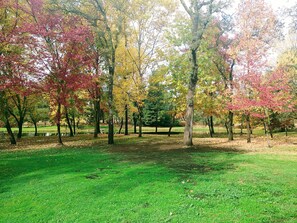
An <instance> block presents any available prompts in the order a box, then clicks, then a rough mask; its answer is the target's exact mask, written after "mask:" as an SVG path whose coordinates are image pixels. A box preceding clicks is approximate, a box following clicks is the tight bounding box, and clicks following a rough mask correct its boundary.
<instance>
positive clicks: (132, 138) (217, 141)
mask: <svg viewBox="0 0 297 223" xmlns="http://www.w3.org/2000/svg"><path fill="white" fill-rule="evenodd" d="M63 142H64V145H62V146H61V145H58V144H57V137H42V136H40V137H27V138H24V139H21V140H20V141H19V142H18V144H17V145H16V146H11V145H9V142H7V141H6V142H3V141H2V142H0V151H8V150H9V151H20V150H40V149H49V148H72V147H73V148H84V147H98V148H99V147H104V148H107V149H108V150H109V151H111V152H135V151H139V152H156V151H164V152H166V151H174V150H182V149H194V150H200V151H234V152H245V153H269V154H270V153H271V154H294V155H297V136H296V135H292V136H288V137H285V136H279V135H276V136H275V137H274V139H267V138H266V137H263V136H262V137H261V136H258V137H255V136H254V137H253V138H252V143H247V142H246V139H245V136H240V135H236V137H235V139H234V141H230V142H229V141H228V139H226V138H221V137H215V138H207V137H201V138H200V137H195V138H194V139H193V143H194V146H192V147H190V148H189V147H185V146H184V145H183V138H182V135H174V136H171V137H168V136H165V135H145V136H144V137H142V138H138V137H137V135H132V134H131V135H129V136H124V135H116V136H115V145H107V135H101V136H100V137H99V138H97V139H94V138H93V136H92V135H78V136H75V137H64V138H63ZM268 144H269V146H270V147H268Z"/></svg>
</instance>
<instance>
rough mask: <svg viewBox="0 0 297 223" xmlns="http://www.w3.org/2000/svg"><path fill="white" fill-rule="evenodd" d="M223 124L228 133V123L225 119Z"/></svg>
mask: <svg viewBox="0 0 297 223" xmlns="http://www.w3.org/2000/svg"><path fill="white" fill-rule="evenodd" d="M224 125H225V129H226V133H227V134H228V135H229V127H228V126H229V124H228V121H226V122H225V123H224Z"/></svg>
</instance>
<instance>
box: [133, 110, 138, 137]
mask: <svg viewBox="0 0 297 223" xmlns="http://www.w3.org/2000/svg"><path fill="white" fill-rule="evenodd" d="M133 125H134V134H136V133H137V117H136V114H135V113H133Z"/></svg>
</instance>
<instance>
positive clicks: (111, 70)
mask: <svg viewBox="0 0 297 223" xmlns="http://www.w3.org/2000/svg"><path fill="white" fill-rule="evenodd" d="M114 65H115V52H114V51H113V54H112V63H111V64H110V66H109V75H108V109H109V111H108V144H110V145H111V144H114V124H113V115H114V108H113V77H114Z"/></svg>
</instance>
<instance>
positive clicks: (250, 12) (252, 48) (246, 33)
mask: <svg viewBox="0 0 297 223" xmlns="http://www.w3.org/2000/svg"><path fill="white" fill-rule="evenodd" d="M236 21H237V24H236V27H237V30H238V33H237V35H238V40H239V42H238V43H237V45H236V48H237V49H236V50H237V52H238V53H237V55H238V56H237V58H236V59H237V65H238V69H237V74H236V75H237V77H238V79H242V80H243V81H242V82H241V84H239V85H237V86H238V91H239V92H240V91H241V90H242V89H245V90H244V92H245V98H246V99H247V102H248V101H250V100H253V97H254V96H255V95H253V93H252V90H251V89H250V87H249V86H250V85H249V83H250V81H247V82H246V81H245V80H250V79H251V78H253V77H258V76H261V75H262V74H264V73H265V71H267V68H268V64H267V58H268V53H269V49H271V44H272V41H273V40H274V39H275V37H276V34H277V32H276V31H277V29H276V28H277V26H276V25H277V20H276V17H275V15H274V13H273V10H272V8H271V7H270V6H269V5H267V3H266V2H265V1H264V0H261V1H255V0H244V1H241V2H240V4H239V6H238V13H237V19H236ZM245 83H247V85H245ZM242 96H243V95H242ZM243 101H244V100H243ZM242 105H243V110H242V111H243V112H244V113H245V116H246V125H247V132H248V134H247V135H248V137H247V142H248V143H249V142H251V129H250V115H251V111H250V109H249V106H248V105H244V104H242Z"/></svg>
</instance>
